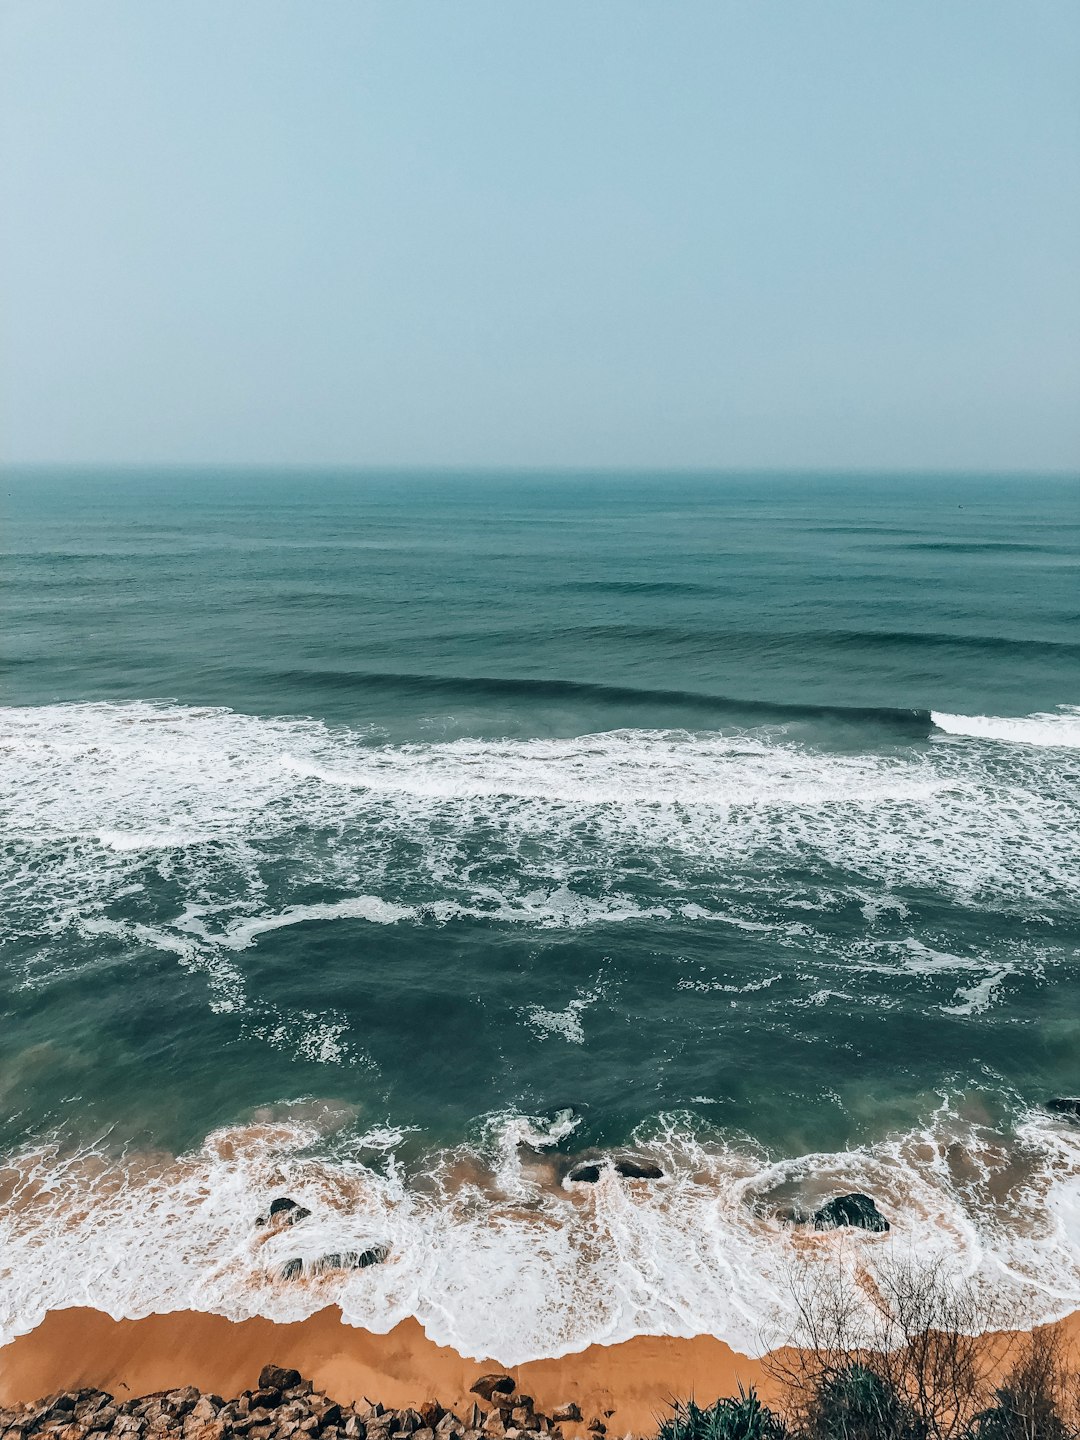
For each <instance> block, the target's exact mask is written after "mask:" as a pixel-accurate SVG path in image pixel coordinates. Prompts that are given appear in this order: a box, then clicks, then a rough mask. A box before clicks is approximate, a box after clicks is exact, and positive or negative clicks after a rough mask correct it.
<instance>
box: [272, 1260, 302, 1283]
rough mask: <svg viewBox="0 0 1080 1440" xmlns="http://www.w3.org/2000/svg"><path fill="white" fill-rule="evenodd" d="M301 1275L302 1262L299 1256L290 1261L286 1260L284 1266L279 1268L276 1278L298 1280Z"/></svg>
mask: <svg viewBox="0 0 1080 1440" xmlns="http://www.w3.org/2000/svg"><path fill="white" fill-rule="evenodd" d="M303 1273H304V1262H303V1260H301V1259H300V1257H299V1255H294V1256H293V1258H292V1259H291V1260H286V1261H285V1263H284V1265H282V1266H281V1267H280V1268H279V1270H278V1272H277V1278H278V1279H279V1280H299V1278H300V1276H301V1275H302V1274H303Z"/></svg>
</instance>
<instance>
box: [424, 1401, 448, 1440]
mask: <svg viewBox="0 0 1080 1440" xmlns="http://www.w3.org/2000/svg"><path fill="white" fill-rule="evenodd" d="M445 1413H446V1412H445V1411H444V1410H443V1407H442V1406H441V1405H440V1404H439V1403H438V1402H437V1401H435V1400H429V1401H427V1403H426V1404H424V1405H421V1406H420V1419H421V1421H422V1422H423V1424H424V1425H425V1426H426V1427H427V1428H428V1429H429V1430H430V1431H431V1432H432V1434H434V1433H435V1426H436V1425H438V1423H439V1421H440V1420H441V1419H442V1418H443V1415H444V1414H445Z"/></svg>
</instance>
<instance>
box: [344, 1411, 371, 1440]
mask: <svg viewBox="0 0 1080 1440" xmlns="http://www.w3.org/2000/svg"><path fill="white" fill-rule="evenodd" d="M344 1429H345V1434H346V1435H347V1436H348V1440H364V1437H365V1436H366V1434H367V1426H366V1425H365V1424H364V1422H363V1420H361V1419H360V1416H359V1415H350V1416H349V1418H348V1419H347V1420H346V1421H345V1426H344Z"/></svg>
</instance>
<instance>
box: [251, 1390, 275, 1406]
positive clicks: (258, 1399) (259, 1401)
mask: <svg viewBox="0 0 1080 1440" xmlns="http://www.w3.org/2000/svg"><path fill="white" fill-rule="evenodd" d="M251 1403H252V1405H253V1406H261V1407H262V1408H263V1409H264V1410H276V1409H277V1408H278V1406H279V1405H280V1404H281V1391H280V1390H279V1389H278V1388H277V1386H276V1385H260V1386H259V1388H258V1390H255V1391H253V1392H252V1395H251Z"/></svg>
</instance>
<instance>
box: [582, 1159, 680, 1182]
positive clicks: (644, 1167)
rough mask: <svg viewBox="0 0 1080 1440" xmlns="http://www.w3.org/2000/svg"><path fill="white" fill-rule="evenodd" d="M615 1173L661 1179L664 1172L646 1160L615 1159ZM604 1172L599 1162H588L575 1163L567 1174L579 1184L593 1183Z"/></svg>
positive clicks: (638, 1178) (641, 1178) (627, 1176)
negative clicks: (583, 1163) (582, 1163)
mask: <svg viewBox="0 0 1080 1440" xmlns="http://www.w3.org/2000/svg"><path fill="white" fill-rule="evenodd" d="M613 1168H614V1170H615V1173H616V1175H621V1176H622V1178H623V1179H624V1180H662V1179H663V1178H664V1172H663V1170H661V1169H660V1166H659V1165H653V1164H652V1163H651V1162H650V1161H648V1160H631V1159H622V1160H616V1161H615V1162H614V1166H613ZM603 1173H604V1166H603V1165H602V1164H600V1163H599V1162H590V1163H588V1164H585V1165H575V1166H574V1168H573V1169H572V1170H571V1171H570V1173H569V1175H568V1176H567V1178H568V1179H570V1180H575V1181H577V1182H578V1183H579V1184H580V1183H581V1182H584V1183H585V1184H588V1185H595V1184H596V1182H597V1181H598V1180H599V1179H600V1176H601V1175H602V1174H603Z"/></svg>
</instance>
